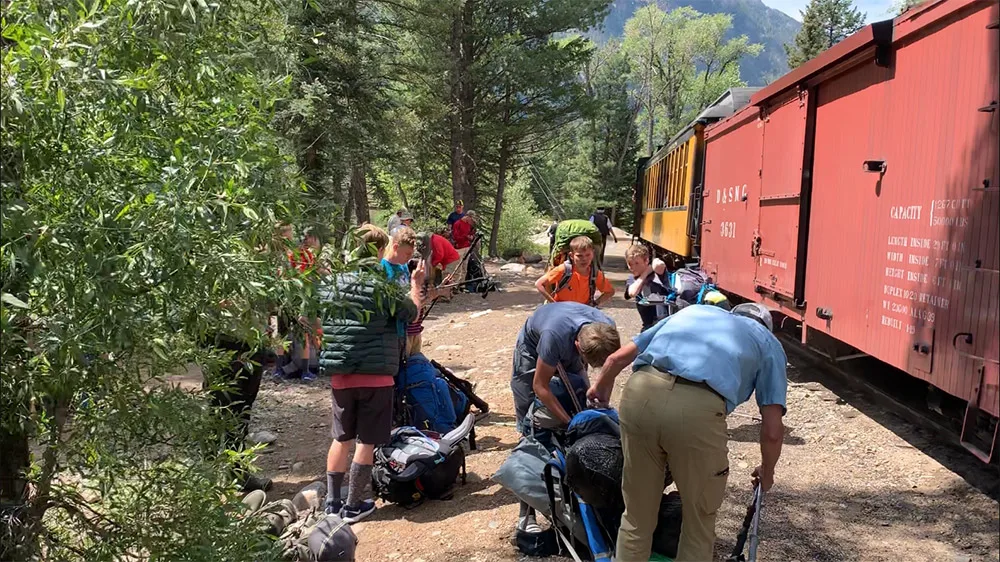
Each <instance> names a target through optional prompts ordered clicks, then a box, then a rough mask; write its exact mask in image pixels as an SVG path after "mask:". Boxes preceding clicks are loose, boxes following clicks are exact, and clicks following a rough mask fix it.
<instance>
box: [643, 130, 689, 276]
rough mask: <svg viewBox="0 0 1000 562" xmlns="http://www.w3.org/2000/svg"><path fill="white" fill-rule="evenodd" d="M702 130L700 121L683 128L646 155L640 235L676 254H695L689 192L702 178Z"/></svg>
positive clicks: (683, 256) (686, 255) (678, 255)
mask: <svg viewBox="0 0 1000 562" xmlns="http://www.w3.org/2000/svg"><path fill="white" fill-rule="evenodd" d="M704 130H705V126H704V125H702V124H700V123H694V124H692V126H689V127H688V128H686V129H685V130H684V131H683V132H682V134H681V135H680V136H678V137H674V139H671V142H670V144H668V145H667V146H665V147H663V148H661V149H660V150H658V151H657V152H656V153H655V154H654V155H653V157H652V158H650V159H649V161H648V162H647V163H646V169H645V171H644V173H643V178H642V227H641V229H640V230H639V232H640V235H639V236H640V237H641V238H642V239H643V240H646V241H647V242H649V243H651V244H653V245H654V246H656V247H657V248H659V249H660V250H663V251H665V252H669V253H671V254H674V256H673V257H677V258H690V257H693V256H694V253H693V249H694V242H695V238H696V236H695V237H692V232H691V226H692V225H691V222H692V219H691V217H692V216H693V215H692V213H691V210H692V207H694V206H695V205H693V202H692V200H691V199H692V197H691V195H692V193H693V192H694V190H695V187H696V186H697V185H700V181H701V178H700V174H699V173H698V172H699V171H700V163H701V157H702V155H704V153H705V138H704ZM695 226H697V225H695ZM694 234H696V233H694Z"/></svg>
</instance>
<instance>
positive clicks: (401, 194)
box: [390, 180, 410, 212]
mask: <svg viewBox="0 0 1000 562" xmlns="http://www.w3.org/2000/svg"><path fill="white" fill-rule="evenodd" d="M396 195H398V196H399V200H400V201H401V202H402V203H403V207H406V209H409V208H410V204H409V203H408V202H407V201H406V192H405V191H403V182H401V181H399V180H396ZM390 210H391V211H393V212H395V210H396V209H390Z"/></svg>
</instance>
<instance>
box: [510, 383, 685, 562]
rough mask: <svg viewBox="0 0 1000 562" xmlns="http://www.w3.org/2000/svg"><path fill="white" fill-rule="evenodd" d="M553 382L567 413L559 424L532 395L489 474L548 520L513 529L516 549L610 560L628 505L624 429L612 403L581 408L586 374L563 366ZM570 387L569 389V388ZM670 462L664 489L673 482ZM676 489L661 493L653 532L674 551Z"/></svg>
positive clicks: (659, 545) (656, 547) (668, 552)
mask: <svg viewBox="0 0 1000 562" xmlns="http://www.w3.org/2000/svg"><path fill="white" fill-rule="evenodd" d="M558 373H559V376H558V377H553V379H552V382H551V383H550V389H551V390H552V393H553V394H554V395H555V397H556V399H557V400H559V402H560V404H561V405H562V406H563V408H564V409H565V410H566V412H567V413H570V414H572V419H571V421H570V423H569V425H568V426H567V427H566V428H565V431H562V430H559V429H556V427H555V424H554V423H553V421H552V419H553V418H552V416H551V414H548V412H547V410H546V408H545V407H544V406H543V405H542V404H541V402H540V401H538V400H537V399H536V401H535V403H534V404H532V407H531V408H530V409H529V414H528V415H529V418H531V419H532V423H531V424H530V426H531V427H530V429H529V430H528V434H527V435H525V436H524V437H523V438H522V439H521V441H520V443H518V445H517V447H515V448H514V450H513V451H512V452H511V454H510V456H509V457H508V458H507V460H506V461H505V462H504V464H503V465H501V467H500V468H499V469H498V470H497V472H496V473H495V474H494V475H493V480H494V481H495V482H497V483H499V484H500V485H502V486H504V487H505V488H507V489H509V490H510V491H511V492H513V493H514V495H516V496H517V497H518V499H520V500H521V501H523V502H525V503H527V504H528V505H530V506H531V507H532V508H534V509H535V510H536V511H537V512H539V513H541V514H543V515H544V516H545V517H546V518H547V519H548V520H549V521H550V522H551V523H552V526H551V528H549V529H547V530H545V531H543V532H542V533H540V534H534V535H532V534H529V533H526V532H524V531H520V530H519V531H518V533H517V544H518V548H519V549H520V551H521V552H522V553H524V554H527V555H529V556H553V555H558V554H561V555H564V556H569V557H572V558H573V559H574V560H575V561H577V562H581V561H582V560H595V561H610V559H611V553H612V552H613V551H614V542H615V539H616V538H617V535H618V526H619V524H620V521H621V516H622V514H623V513H624V510H625V505H624V500H623V498H622V494H621V483H622V466H623V464H624V457H623V454H622V448H621V430H620V428H619V425H618V414H617V412H616V411H615V410H613V409H610V408H608V409H585V408H584V407H583V405H584V404H586V388H587V385H588V382H587V380H586V377H585V376H583V375H570V374H568V373H566V372H565V371H564V370H563V369H562V368H559V369H558ZM567 389H572V390H567ZM672 481H673V480H672V478H671V476H670V473H669V470H668V471H667V473H666V474H665V475H664V489H666V487H667V486H669V485H670V484H671V483H672ZM680 525H681V508H680V496H679V494H677V492H671V493H670V494H667V495H664V496H663V499H662V500H661V503H660V519H659V524H658V525H657V528H656V532H655V533H654V540H653V552H654V553H655V554H658V555H661V556H666V557H673V556H676V554H677V543H678V540H679V538H680Z"/></svg>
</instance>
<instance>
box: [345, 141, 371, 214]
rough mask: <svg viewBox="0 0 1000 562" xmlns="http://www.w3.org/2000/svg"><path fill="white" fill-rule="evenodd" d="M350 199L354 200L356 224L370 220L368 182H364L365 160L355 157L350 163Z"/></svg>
mask: <svg viewBox="0 0 1000 562" xmlns="http://www.w3.org/2000/svg"><path fill="white" fill-rule="evenodd" d="M350 191H351V199H352V200H353V201H354V217H355V218H356V219H357V220H358V224H362V223H366V222H371V220H372V218H371V214H370V213H369V211H368V184H367V183H366V182H365V161H364V160H363V159H362V158H361V157H356V158H355V159H354V161H353V162H352V164H351V187H350Z"/></svg>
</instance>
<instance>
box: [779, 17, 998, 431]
mask: <svg viewBox="0 0 1000 562" xmlns="http://www.w3.org/2000/svg"><path fill="white" fill-rule="evenodd" d="M944 4H947V3H944ZM944 4H941V5H940V6H939V9H942V10H944V9H949V10H951V8H950V7H949V8H945V7H944ZM954 5H955V4H952V6H954ZM962 5H963V6H964V7H965V8H964V9H959V10H951V11H950V12H948V13H947V14H945V15H944V16H942V17H934V18H933V19H928V20H927V21H930V22H932V24H928V25H925V26H924V27H923V28H920V29H908V30H907V34H906V36H905V40H898V41H897V42H896V43H895V44H894V48H895V53H894V62H893V64H892V65H891V66H890V67H888V68H881V67H876V66H875V65H874V63H872V62H869V63H865V64H863V65H860V66H857V67H855V68H853V69H851V70H849V71H846V72H844V73H842V74H840V75H837V76H835V77H831V78H828V79H826V80H824V81H822V82H821V83H819V84H818V85H816V88H817V91H818V96H817V98H818V99H817V100H816V103H817V109H816V127H815V129H816V133H815V135H816V136H815V156H814V163H813V173H812V176H813V184H812V199H811V203H812V210H811V215H810V224H809V233H810V235H809V244H808V256H809V259H808V264H807V267H806V279H805V283H806V285H805V286H806V298H807V301H808V308H809V310H808V314H807V315H806V321H807V323H808V325H809V327H810V328H812V329H818V330H821V331H823V332H826V333H828V334H830V335H832V336H834V337H836V338H837V339H840V340H842V341H844V342H846V343H849V344H851V345H852V346H854V347H857V348H859V349H861V350H862V351H864V352H866V353H869V354H871V355H873V356H875V357H877V358H879V359H880V360H882V361H885V362H887V363H890V364H892V365H894V366H896V367H898V368H900V369H904V370H906V371H908V372H909V373H910V374H912V375H914V376H917V377H920V378H922V379H924V380H927V381H929V382H931V383H932V384H934V385H935V386H937V387H939V388H941V389H942V390H944V391H946V392H948V393H949V394H952V395H955V396H958V397H960V398H963V399H966V400H969V399H972V398H973V390H974V388H976V386H977V385H978V381H979V375H980V373H981V372H982V371H981V370H980V365H982V361H983V359H984V358H986V356H988V355H992V359H994V360H995V358H996V355H997V353H998V352H997V351H995V350H996V348H997V344H998V343H1000V337H998V333H1000V323H998V308H1000V295H998V285H1000V245H998V239H1000V219H998V217H1000V194H998V193H997V190H996V187H997V186H998V184H1000V175H998V163H997V154H998V150H1000V140H998V133H997V120H998V118H1000V116H998V112H997V111H996V110H994V111H993V112H989V111H988V109H989V107H990V103H991V102H992V101H995V100H997V99H998V98H1000V95H998V85H997V83H998V75H997V65H998V59H1000V56H998V35H1000V34H998V33H997V31H996V30H990V29H987V26H988V25H989V24H990V23H992V22H993V21H996V20H997V16H998V6H997V4H996V3H984V2H962ZM933 9H935V8H931V9H929V10H928V11H927V15H928V16H933V12H932V10H933ZM908 25H910V23H908ZM911 27H912V26H911ZM866 163H867V164H866ZM765 168H766V161H765ZM962 334H971V336H972V337H971V339H970V340H969V341H970V342H971V343H966V339H967V338H966V337H965V336H964V335H962ZM956 338H957V339H956ZM978 398H979V400H978V401H979V402H980V404H981V406H980V407H981V408H982V409H983V410H985V411H988V412H990V413H991V414H993V415H1000V404H998V399H1000V391H998V390H996V389H995V387H993V386H991V385H989V386H988V387H986V388H983V389H982V393H981V394H980V396H979V397H978Z"/></svg>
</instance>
